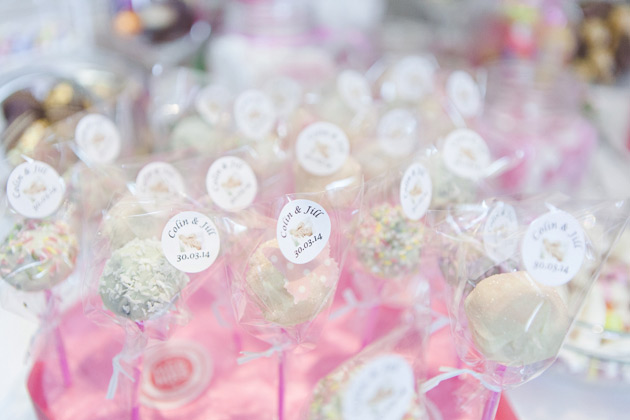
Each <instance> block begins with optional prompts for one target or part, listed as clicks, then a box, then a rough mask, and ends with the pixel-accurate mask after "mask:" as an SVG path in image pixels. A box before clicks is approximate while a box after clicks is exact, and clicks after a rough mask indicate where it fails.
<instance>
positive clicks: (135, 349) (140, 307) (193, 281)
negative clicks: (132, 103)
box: [82, 156, 229, 410]
mask: <svg viewBox="0 0 630 420" xmlns="http://www.w3.org/2000/svg"><path fill="white" fill-rule="evenodd" d="M162 158H164V159H162ZM167 158H168V157H167V156H152V157H149V158H147V159H145V161H144V162H137V161H135V162H133V163H125V162H122V163H120V162H119V163H117V164H116V165H110V166H109V167H108V168H109V171H99V172H96V173H95V174H93V175H95V176H98V175H99V174H100V175H102V176H109V174H110V173H112V172H110V171H114V173H115V174H117V176H119V177H120V181H121V182H120V183H119V184H118V185H119V187H120V186H122V188H118V189H112V190H110V191H107V194H108V198H107V199H105V200H103V202H106V203H107V205H106V206H105V207H104V208H101V209H100V210H99V211H98V212H97V214H93V217H90V218H84V223H85V224H86V229H85V231H86V233H85V240H86V241H88V242H87V243H90V248H89V250H87V251H86V255H85V261H84V265H83V267H82V271H83V290H82V294H83V307H84V311H85V313H86V315H87V317H88V318H90V319H91V320H92V321H94V322H95V323H96V324H98V327H100V328H107V327H111V326H115V325H118V326H119V327H121V328H122V329H123V330H124V332H125V334H124V337H125V338H124V341H123V347H122V350H121V352H120V353H119V354H118V355H116V356H115V358H114V359H113V366H114V370H113V374H112V381H111V382H110V390H109V391H108V397H109V398H113V397H114V396H115V395H117V393H118V394H120V396H119V397H118V398H122V397H124V400H125V401H126V400H128V399H129V398H131V403H130V404H131V410H134V407H136V409H137V407H138V400H137V387H135V385H134V386H132V385H129V384H127V385H129V386H131V389H128V388H125V390H124V391H122V392H121V391H117V389H118V386H117V384H118V382H119V376H120V375H121V372H122V373H124V372H126V371H129V372H133V375H134V379H135V381H136V382H137V375H139V373H138V372H139V367H138V366H141V363H142V362H141V361H142V357H143V355H144V352H145V351H146V350H147V348H148V347H150V346H152V345H153V344H155V343H158V342H160V341H165V340H167V339H169V337H170V336H171V334H172V333H173V332H174V330H175V329H176V327H177V326H181V325H184V324H186V323H188V322H189V320H190V318H191V316H192V314H191V313H190V311H189V310H188V307H187V304H186V302H187V300H188V299H189V297H190V296H191V295H192V294H193V293H194V292H195V291H196V290H197V289H198V288H199V287H200V286H201V285H202V284H203V283H205V282H207V283H211V282H224V278H225V265H224V253H225V252H226V250H227V249H228V244H229V241H228V238H227V234H226V231H225V229H224V226H225V221H224V219H223V218H222V216H221V215H220V214H217V213H215V212H214V211H213V210H212V209H210V208H207V207H204V206H203V205H201V204H200V202H199V201H197V200H196V199H195V197H197V194H198V190H197V189H195V188H191V187H190V184H189V183H188V182H184V183H179V182H178V181H173V179H175V178H182V176H183V174H184V173H185V172H184V171H183V168H185V167H189V168H190V169H192V168H193V167H192V166H191V161H190V160H184V159H177V158H176V157H174V156H170V162H165V160H167ZM155 164H157V166H153V168H154V169H152V170H150V171H149V172H148V173H149V175H146V176H143V175H140V176H139V174H140V172H141V171H143V170H146V168H147V167H149V166H148V165H155ZM101 169H102V168H101ZM187 181H194V179H187ZM86 187H88V188H89V186H86ZM84 197H88V195H84ZM185 212H195V213H196V214H194V215H190V214H185V215H184V213H185ZM99 213H100V215H99ZM178 217H181V218H182V220H186V222H185V223H184V224H180V223H178V222H177V221H176V220H178ZM205 218H207V219H205ZM193 220H199V223H198V224H197V226H201V225H202V224H204V222H207V224H206V225H209V227H208V229H210V230H212V231H213V232H214V233H212V235H215V234H216V236H213V237H212V238H214V241H211V240H210V239H209V238H211V236H208V237H206V236H205V235H204V234H203V233H199V232H197V231H191V232H187V231H185V230H183V231H182V230H181V229H182V228H183V227H184V226H186V225H191V224H196V223H197V222H196V221H193ZM167 225H168V226H167ZM167 231H168V232H171V231H172V232H173V235H171V234H170V233H169V237H171V238H175V239H173V240H172V241H179V242H177V244H178V245H177V251H168V249H169V248H168V246H167V245H166V244H167V243H168V239H165V236H164V232H167ZM206 231H207V230H206ZM178 232H180V233H181V234H180V233H178ZM199 235H201V237H202V238H200V236H199ZM208 235H210V234H208ZM165 241H167V242H165ZM168 252H176V253H177V254H176V256H180V254H181V260H180V259H179V257H178V259H177V262H179V261H182V260H193V261H194V260H198V259H203V258H214V260H213V262H211V263H210V265H209V266H204V267H203V268H195V269H194V270H188V269H186V268H182V267H181V266H178V265H176V264H175V263H174V262H173V256H172V255H170V254H167V253H168ZM182 253H185V255H184V254H182ZM213 253H215V254H214V257H210V255H212V254H213ZM206 254H208V255H206ZM199 270H200V271H199ZM98 327H96V326H95V328H98ZM150 340H151V341H150ZM151 343H153V344H151ZM123 362H124V364H122V363H123ZM130 375H132V374H131V373H127V375H126V376H129V377H131V376H130ZM125 383H126V382H125ZM127 385H125V386H127ZM105 391H106V390H103V392H105ZM104 395H105V394H104ZM130 396H131V397H130ZM121 401H122V400H121Z"/></svg>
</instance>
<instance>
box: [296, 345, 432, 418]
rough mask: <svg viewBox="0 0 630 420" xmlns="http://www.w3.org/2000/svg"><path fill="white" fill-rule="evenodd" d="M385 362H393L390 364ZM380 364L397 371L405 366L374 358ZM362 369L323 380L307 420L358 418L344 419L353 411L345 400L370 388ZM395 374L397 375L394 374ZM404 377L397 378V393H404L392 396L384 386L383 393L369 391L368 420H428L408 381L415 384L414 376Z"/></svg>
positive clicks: (395, 360)
mask: <svg viewBox="0 0 630 420" xmlns="http://www.w3.org/2000/svg"><path fill="white" fill-rule="evenodd" d="M386 358H391V359H389V360H388V359H386ZM380 361H382V363H389V364H390V365H394V366H396V367H398V366H397V365H401V366H405V364H404V363H406V362H405V361H404V359H398V358H397V357H396V356H393V355H392V356H382V359H379V358H375V360H374V362H376V363H378V362H380ZM390 367H391V366H390ZM363 369H365V366H361V365H358V366H356V367H354V369H341V368H340V369H337V370H335V371H333V372H332V373H330V374H328V375H327V376H326V377H324V378H323V379H321V380H320V381H319V382H318V383H317V386H316V387H315V390H314V391H313V399H312V402H311V405H310V407H309V414H308V419H309V420H343V419H346V418H359V417H347V416H346V415H344V414H345V413H348V412H350V410H353V409H354V407H353V406H352V402H351V401H350V400H349V398H348V397H345V395H344V393H346V392H348V391H349V390H352V389H354V388H356V387H358V386H361V385H363V386H365V385H367V383H365V382H363V381H362V379H363V380H364V379H365V378H362V377H364V376H365V373H363V374H362V372H363ZM368 369H369V362H368ZM398 369H400V367H398ZM394 372H397V371H395V370H394ZM398 373H400V372H398ZM402 373H403V375H402V377H397V378H396V381H397V382H398V383H397V384H396V388H397V389H396V391H402V393H400V394H397V395H393V394H394V392H395V391H394V390H392V389H391V386H392V384H381V385H382V388H381V389H377V390H372V389H371V390H370V395H369V397H371V399H369V397H366V399H368V400H367V401H365V402H366V403H367V404H368V405H367V406H366V407H365V408H364V412H367V411H369V412H370V414H371V416H370V417H369V418H374V419H375V418H379V417H376V416H383V415H386V416H390V415H391V416H395V417H394V418H397V419H401V420H423V419H426V418H427V412H426V410H425V408H424V407H423V406H422V403H421V401H420V398H419V397H418V395H414V393H413V383H412V382H410V381H409V380H410V379H411V380H413V376H412V377H411V378H410V377H409V376H408V375H406V373H407V372H404V371H403V372H402ZM359 381H361V382H359ZM388 386H389V387H388ZM408 389H411V391H412V392H409V390H408ZM350 392H352V391H350ZM392 405H393V410H392ZM363 414H364V413H363ZM362 418H365V417H362Z"/></svg>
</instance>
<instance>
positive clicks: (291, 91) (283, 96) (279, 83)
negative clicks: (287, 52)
mask: <svg viewBox="0 0 630 420" xmlns="http://www.w3.org/2000/svg"><path fill="white" fill-rule="evenodd" d="M264 90H265V92H266V93H267V94H268V95H269V97H270V98H271V100H272V102H273V104H274V106H275V108H276V110H277V111H278V115H282V116H283V117H287V116H289V115H291V114H292V113H293V111H295V110H296V109H297V107H298V106H300V102H301V98H302V88H301V87H300V85H299V84H298V83H297V82H296V81H295V80H293V79H290V78H288V77H277V78H275V79H271V80H270V81H269V82H267V84H265V88H264Z"/></svg>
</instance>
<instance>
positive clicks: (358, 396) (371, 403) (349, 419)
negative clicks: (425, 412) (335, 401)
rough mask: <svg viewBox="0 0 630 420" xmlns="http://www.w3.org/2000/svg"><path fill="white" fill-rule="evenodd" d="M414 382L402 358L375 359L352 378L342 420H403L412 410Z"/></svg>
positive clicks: (344, 403) (345, 397)
mask: <svg viewBox="0 0 630 420" xmlns="http://www.w3.org/2000/svg"><path fill="white" fill-rule="evenodd" d="M414 381H415V380H414V375H413V369H412V368H411V365H409V363H408V362H407V361H406V360H405V359H404V358H403V357H401V356H398V355H394V354H392V355H385V356H379V357H377V358H375V359H373V360H372V361H370V362H369V363H367V364H366V365H365V366H364V367H363V368H361V370H359V371H358V372H357V373H356V374H355V376H353V377H352V379H351V380H350V384H349V385H348V388H347V389H346V390H345V392H344V394H343V397H342V401H341V404H342V414H343V420H401V419H402V418H403V417H404V416H405V414H407V412H408V411H409V409H410V408H411V404H412V402H413V399H414V394H415V392H414Z"/></svg>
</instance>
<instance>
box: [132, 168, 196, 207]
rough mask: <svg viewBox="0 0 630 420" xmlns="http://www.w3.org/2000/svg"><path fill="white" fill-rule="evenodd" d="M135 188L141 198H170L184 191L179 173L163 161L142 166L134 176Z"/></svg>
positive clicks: (182, 180)
mask: <svg viewBox="0 0 630 420" xmlns="http://www.w3.org/2000/svg"><path fill="white" fill-rule="evenodd" d="M136 188H137V190H138V195H139V196H140V197H141V198H142V199H151V200H160V199H172V198H174V197H177V196H179V195H181V194H183V193H184V192H185V186H184V179H183V178H182V176H181V175H180V173H179V172H178V171H177V169H175V168H174V167H173V165H170V164H168V163H165V162H152V163H149V164H148V165H146V166H144V167H143V168H142V169H140V172H138V176H137V177H136Z"/></svg>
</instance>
